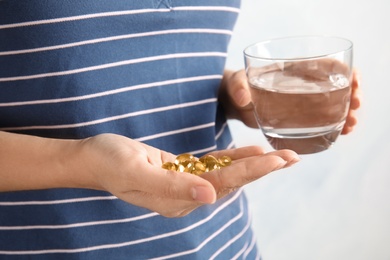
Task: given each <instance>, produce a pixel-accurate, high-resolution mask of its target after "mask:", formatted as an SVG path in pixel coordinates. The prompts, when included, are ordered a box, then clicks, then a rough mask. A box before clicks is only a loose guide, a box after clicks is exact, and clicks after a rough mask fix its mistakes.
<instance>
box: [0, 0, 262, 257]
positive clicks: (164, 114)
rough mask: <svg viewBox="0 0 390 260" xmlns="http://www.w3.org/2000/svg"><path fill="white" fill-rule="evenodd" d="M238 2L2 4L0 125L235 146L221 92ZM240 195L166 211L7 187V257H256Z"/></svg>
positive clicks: (2, 236)
mask: <svg viewBox="0 0 390 260" xmlns="http://www.w3.org/2000/svg"><path fill="white" fill-rule="evenodd" d="M239 6H240V1H239V0H196V1H195V0H132V1H130V0H126V1H125V0H118V1H111V0H110V1H109V0H99V1H93V0H83V1H78V0H1V1H0V130H2V131H10V132H15V133H23V134H29V135H36V136H44V137H51V138H63V139H66V138H72V139H81V138H86V137H90V136H94V135H97V134H101V133H116V134H120V135H124V136H127V137H130V138H132V139H135V140H138V141H140V142H144V143H146V144H148V145H152V146H154V147H157V148H159V149H163V150H166V151H169V152H172V153H175V154H179V153H184V152H190V153H193V154H195V155H197V156H201V155H203V154H205V153H207V152H210V151H213V150H216V149H226V148H231V147H233V146H234V144H233V140H232V138H231V135H230V132H229V128H228V126H227V123H226V119H225V117H224V114H223V111H222V110H221V108H220V106H219V104H218V100H217V91H218V87H219V84H220V81H221V78H222V74H223V70H224V65H225V60H226V55H227V54H226V53H227V46H228V43H229V40H230V38H231V34H232V29H233V27H234V24H235V21H236V19H237V15H238V13H239ZM250 223H251V219H250V216H249V215H248V208H247V202H246V198H245V195H244V194H243V192H242V190H239V191H237V192H235V193H233V194H231V195H229V196H227V197H225V198H223V199H221V200H219V201H217V202H216V203H215V204H214V205H207V206H202V207H200V208H199V209H197V210H195V211H194V212H192V213H191V214H189V215H187V216H185V217H182V218H175V219H171V218H165V217H162V216H160V215H159V214H157V213H155V212H151V211H149V210H147V209H144V208H140V207H136V206H134V205H131V204H128V203H125V202H123V201H121V200H119V199H117V198H116V197H115V196H112V195H111V194H109V193H106V192H102V191H95V190H87V189H48V190H40V191H23V192H4V193H0V259H25V258H26V259H181V258H183V259H245V258H246V259H257V258H259V256H258V252H257V249H256V245H255V238H254V236H253V234H252V231H251V228H250Z"/></svg>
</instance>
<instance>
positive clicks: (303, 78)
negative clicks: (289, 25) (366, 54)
mask: <svg viewBox="0 0 390 260" xmlns="http://www.w3.org/2000/svg"><path fill="white" fill-rule="evenodd" d="M244 56H245V67H246V73H247V78H248V81H249V85H250V86H251V88H250V89H251V95H252V103H253V105H254V109H255V116H256V120H257V122H258V125H259V127H260V128H261V129H262V131H263V133H264V135H265V136H266V138H267V140H268V141H269V143H270V144H271V145H272V146H273V147H274V148H275V149H291V150H294V151H295V152H297V153H299V154H310V153H316V152H320V151H323V150H326V149H328V148H329V147H330V146H331V145H332V144H333V143H334V142H335V141H336V139H337V137H338V136H339V135H340V133H341V131H342V129H343V127H344V123H345V119H346V116H347V113H348V108H349V103H350V95H351V87H350V82H351V76H352V43H351V42H350V41H349V40H346V39H342V38H336V37H326V36H304V37H290V38H280V39H275V40H270V41H265V42H260V43H256V44H254V45H251V46H249V47H248V48H246V49H245V50H244Z"/></svg>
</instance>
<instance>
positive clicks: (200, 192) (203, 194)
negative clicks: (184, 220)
mask: <svg viewBox="0 0 390 260" xmlns="http://www.w3.org/2000/svg"><path fill="white" fill-rule="evenodd" d="M191 192H192V198H193V199H194V200H196V201H199V202H202V203H207V204H209V203H212V202H213V201H214V200H210V188H208V187H203V186H197V187H194V188H192V189H191Z"/></svg>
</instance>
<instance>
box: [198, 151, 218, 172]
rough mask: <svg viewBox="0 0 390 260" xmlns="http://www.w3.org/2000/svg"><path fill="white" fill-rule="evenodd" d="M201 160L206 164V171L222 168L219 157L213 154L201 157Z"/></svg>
mask: <svg viewBox="0 0 390 260" xmlns="http://www.w3.org/2000/svg"><path fill="white" fill-rule="evenodd" d="M199 161H201V162H202V163H203V164H204V165H205V167H206V172H209V171H213V170H217V169H219V168H220V166H219V161H218V159H217V158H215V157H214V156H212V155H205V156H202V157H200V158H199Z"/></svg>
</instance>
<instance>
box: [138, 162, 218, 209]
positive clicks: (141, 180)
mask: <svg viewBox="0 0 390 260" xmlns="http://www.w3.org/2000/svg"><path fill="white" fill-rule="evenodd" d="M137 169H139V170H140V174H134V175H133V176H132V180H133V181H134V183H137V187H135V188H136V189H137V190H139V191H142V192H146V193H150V194H154V195H156V196H160V197H162V198H167V199H174V200H187V201H198V202H201V203H207V204H209V203H214V202H215V200H216V194H215V190H214V188H213V186H212V185H211V184H210V183H209V182H207V181H205V180H204V179H202V178H199V177H198V176H195V175H192V174H189V173H182V172H177V171H171V170H165V169H162V168H159V167H157V166H151V165H148V164H147V165H145V166H141V167H138V168H137Z"/></svg>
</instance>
